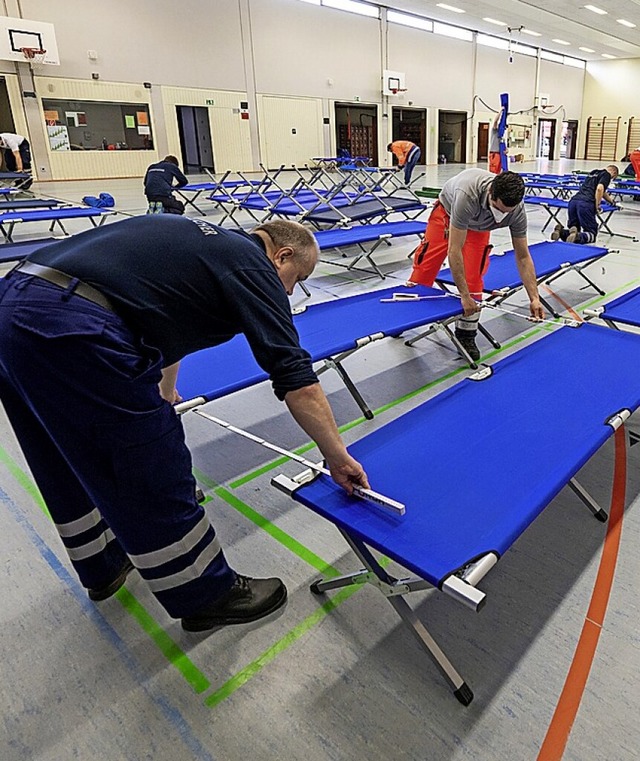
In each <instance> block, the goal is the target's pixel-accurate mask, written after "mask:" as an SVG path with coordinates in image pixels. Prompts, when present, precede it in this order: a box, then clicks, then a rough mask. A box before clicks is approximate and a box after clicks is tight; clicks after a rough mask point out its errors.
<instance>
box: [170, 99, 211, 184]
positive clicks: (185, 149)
mask: <svg viewBox="0 0 640 761" xmlns="http://www.w3.org/2000/svg"><path fill="white" fill-rule="evenodd" d="M176 112H177V116H178V132H179V134H180V150H181V152H182V166H183V167H184V173H185V174H198V173H201V172H202V170H203V168H206V169H209V170H210V171H211V172H212V173H213V172H215V167H214V161H213V147H212V145H211V127H210V125H209V112H208V110H207V109H206V108H204V107H202V106H176Z"/></svg>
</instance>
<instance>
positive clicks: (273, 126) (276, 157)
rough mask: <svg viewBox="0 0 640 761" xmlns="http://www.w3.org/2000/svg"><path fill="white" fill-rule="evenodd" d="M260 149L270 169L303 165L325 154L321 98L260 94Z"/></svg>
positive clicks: (264, 161)
mask: <svg viewBox="0 0 640 761" xmlns="http://www.w3.org/2000/svg"><path fill="white" fill-rule="evenodd" d="M258 113H259V118H260V152H261V154H262V162H263V164H265V166H266V167H267V168H269V169H276V168H277V167H279V166H282V165H285V166H292V165H293V166H299V167H304V166H305V165H307V164H309V163H310V162H311V160H312V159H313V158H315V157H316V156H322V155H323V151H324V148H323V144H324V141H323V127H322V100H321V99H320V98H286V97H279V96H275V95H262V96H258Z"/></svg>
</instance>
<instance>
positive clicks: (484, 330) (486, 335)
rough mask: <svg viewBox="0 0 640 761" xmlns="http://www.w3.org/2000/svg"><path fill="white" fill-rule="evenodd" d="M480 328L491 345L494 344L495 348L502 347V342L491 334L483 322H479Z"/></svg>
mask: <svg viewBox="0 0 640 761" xmlns="http://www.w3.org/2000/svg"><path fill="white" fill-rule="evenodd" d="M478 330H479V331H480V333H482V335H483V336H484V337H485V338H486V339H487V341H489V343H490V344H491V346H493V348H494V349H500V348H501V346H500V343H499V342H498V341H496V339H495V338H494V337H493V336H492V335H491V333H490V332H489V331H488V330H487V329H486V328H485V327H484V325H483V324H482V323H481V322H479V323H478Z"/></svg>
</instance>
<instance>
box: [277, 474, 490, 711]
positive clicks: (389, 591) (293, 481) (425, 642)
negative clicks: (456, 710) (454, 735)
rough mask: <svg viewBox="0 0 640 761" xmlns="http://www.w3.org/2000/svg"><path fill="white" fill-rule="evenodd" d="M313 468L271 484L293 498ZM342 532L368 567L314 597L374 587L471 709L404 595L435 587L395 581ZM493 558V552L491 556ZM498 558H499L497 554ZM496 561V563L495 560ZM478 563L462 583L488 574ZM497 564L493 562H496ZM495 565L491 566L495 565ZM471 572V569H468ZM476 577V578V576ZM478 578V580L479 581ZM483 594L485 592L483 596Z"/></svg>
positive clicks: (467, 693)
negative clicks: (357, 586) (356, 587)
mask: <svg viewBox="0 0 640 761" xmlns="http://www.w3.org/2000/svg"><path fill="white" fill-rule="evenodd" d="M316 475H317V474H314V473H313V471H312V470H311V469H308V470H305V471H303V472H302V473H300V474H298V475H297V476H295V477H294V478H289V477H288V476H285V475H284V474H279V475H277V476H275V477H274V478H272V479H271V484H272V485H273V486H275V487H276V488H277V489H279V490H280V491H282V492H284V493H285V494H288V495H289V496H291V495H292V494H293V493H294V492H295V491H296V489H298V488H300V486H302V485H303V484H305V483H308V482H309V481H310V480H312V479H313V478H315V477H316ZM338 530H339V531H340V533H341V534H342V535H343V536H344V538H345V540H346V542H347V544H348V545H349V546H350V547H351V549H352V550H353V552H354V553H355V554H356V556H357V557H358V559H359V560H360V562H361V563H362V564H363V566H364V568H363V569H361V570H359V571H356V572H355V573H350V574H346V575H344V576H339V577H337V578H331V579H318V580H316V581H314V582H313V584H311V586H310V589H311V592H313V594H318V595H319V594H323V593H324V592H328V591H330V590H332V589H341V588H343V587H348V586H352V585H353V584H365V583H370V584H374V586H376V587H377V588H378V589H379V590H380V591H381V592H383V594H385V596H386V597H387V599H388V600H389V603H390V605H392V606H393V608H394V609H395V611H396V613H397V614H398V615H399V616H400V618H401V619H402V620H403V621H404V623H405V624H406V625H407V626H408V627H409V630H410V631H411V633H412V634H413V635H414V637H415V638H416V640H417V641H418V644H419V645H420V647H421V648H422V649H423V650H425V651H426V652H427V654H428V655H429V657H430V658H431V659H432V660H433V662H434V663H435V664H436V666H437V667H438V669H439V670H440V671H441V673H442V674H443V675H444V677H445V679H447V681H448V682H449V683H450V684H451V686H452V687H453V694H454V695H455V697H456V699H457V700H459V701H460V702H461V703H462V705H464V706H468V705H469V703H471V701H472V700H473V692H472V691H471V688H470V687H469V686H468V685H467V683H466V682H465V681H464V679H463V678H462V677H461V676H460V674H458V672H457V671H456V670H455V668H454V667H453V665H452V664H451V662H450V661H449V659H448V658H447V656H446V655H445V654H444V652H443V651H442V650H441V649H440V647H439V645H438V644H437V642H436V641H435V640H434V639H433V637H432V636H431V634H430V633H429V631H428V630H427V628H426V627H425V625H424V624H423V623H422V621H420V619H419V618H418V617H417V616H416V614H415V612H414V611H413V609H412V608H411V607H410V605H409V604H408V603H407V601H406V600H405V599H404V597H403V595H405V594H407V593H408V592H414V591H416V590H419V589H427V588H429V587H431V585H430V584H429V583H428V582H426V581H425V580H424V579H417V578H412V579H395V578H394V577H393V576H391V575H390V574H388V573H387V572H386V571H385V570H384V568H382V566H381V565H380V564H379V563H378V561H377V560H376V558H375V557H374V556H373V554H372V553H371V551H370V550H369V549H368V548H367V546H366V545H365V544H364V543H363V542H361V541H360V540H358V539H355V538H354V537H352V536H351V535H350V534H348V533H347V532H346V531H344V529H342V528H339V527H338ZM491 554H492V555H493V553H491ZM493 557H494V558H496V559H497V556H495V555H493ZM494 562H495V561H494ZM478 564H479V566H481V568H482V571H480V570H478V567H477V565H478ZM478 564H470V566H469V569H471V570H469V573H468V581H466V582H461V583H466V585H467V586H469V585H470V584H472V583H476V582H477V581H479V579H480V578H481V577H482V576H483V575H484V573H486V572H487V570H488V569H489V567H491V566H490V565H488V564H487V563H486V562H484V559H481V560H480V561H478ZM492 564H493V563H492ZM492 564H491V565H492ZM465 570H467V569H465ZM474 574H475V575H474ZM476 576H477V578H476ZM480 594H482V593H480Z"/></svg>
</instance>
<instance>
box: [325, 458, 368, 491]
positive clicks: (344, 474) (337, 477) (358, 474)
mask: <svg viewBox="0 0 640 761" xmlns="http://www.w3.org/2000/svg"><path fill="white" fill-rule="evenodd" d="M327 467H328V468H329V470H330V472H331V478H333V480H334V481H335V482H336V483H337V484H338V486H341V487H342V488H343V489H344V490H345V491H346V492H347V494H352V493H353V487H354V486H362V487H364V488H365V489H368V488H370V487H369V479H368V478H367V474H366V473H365V472H364V468H363V467H362V465H360V463H359V462H358V461H357V460H354V459H353V457H351V455H350V454H349V453H348V452H345V454H344V455H343V456H342V457H339V458H337V459H335V460H334V461H330V460H327Z"/></svg>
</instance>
